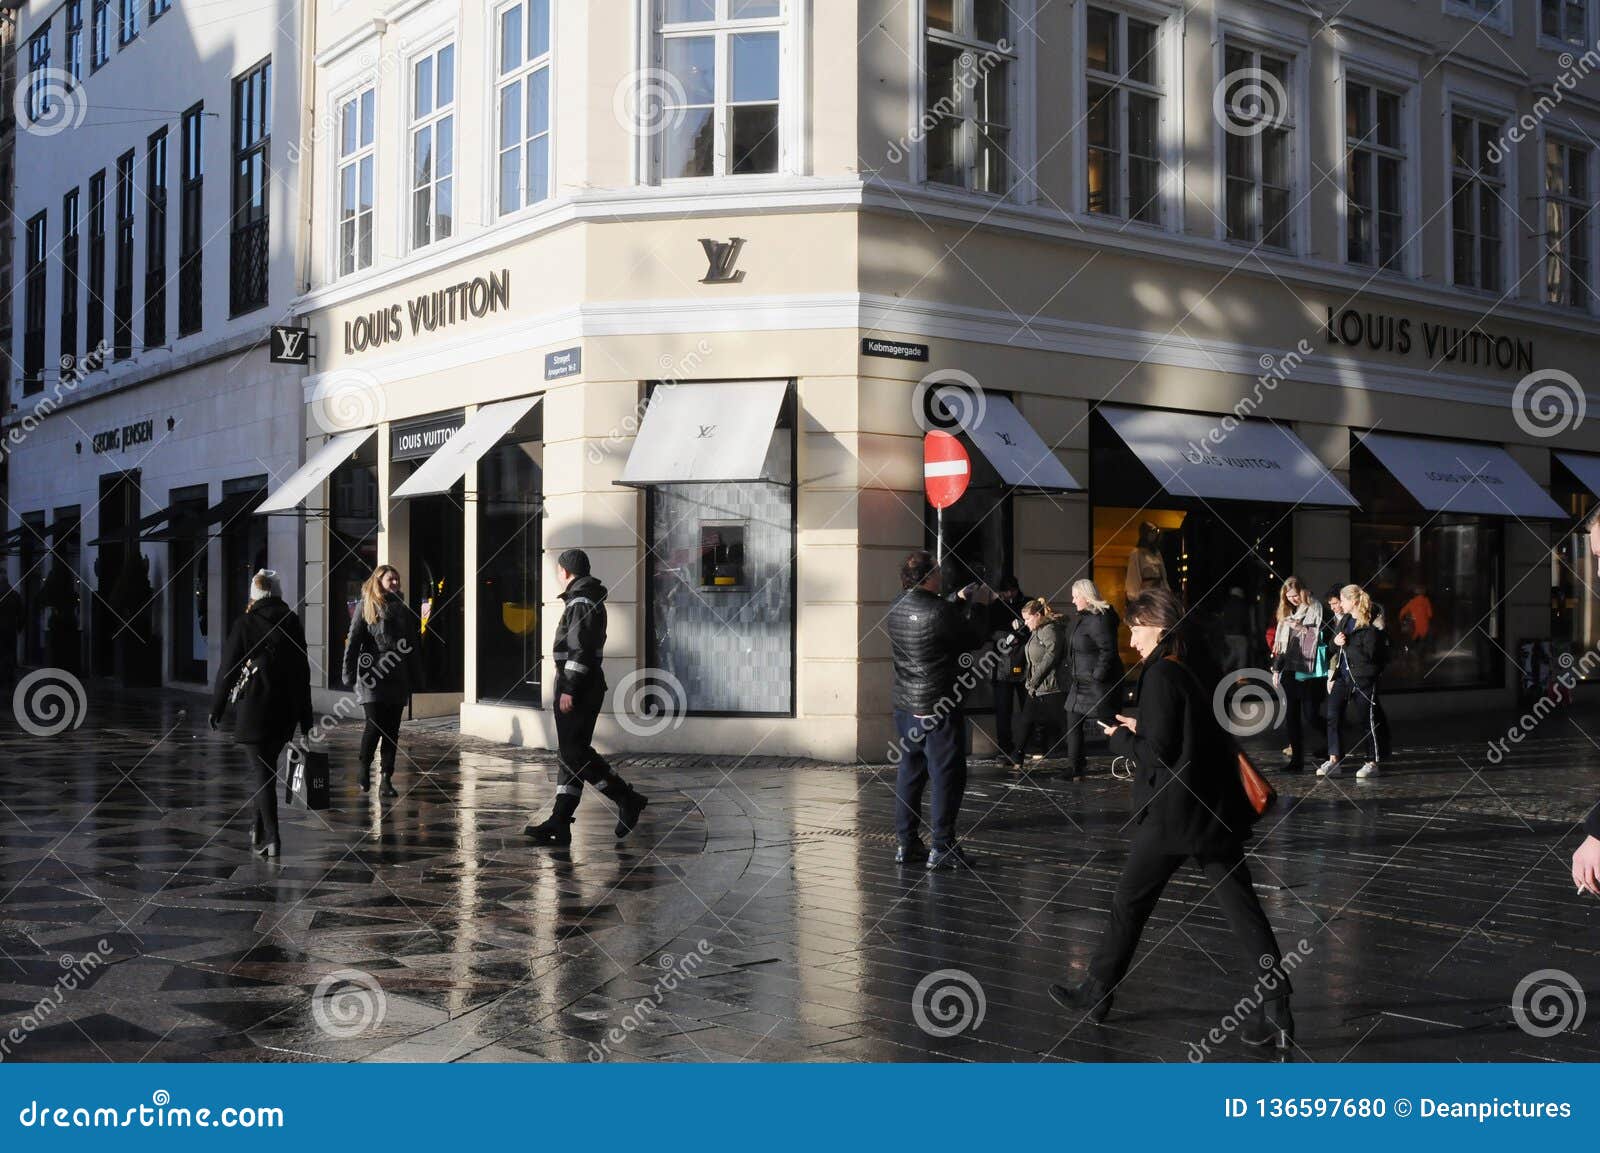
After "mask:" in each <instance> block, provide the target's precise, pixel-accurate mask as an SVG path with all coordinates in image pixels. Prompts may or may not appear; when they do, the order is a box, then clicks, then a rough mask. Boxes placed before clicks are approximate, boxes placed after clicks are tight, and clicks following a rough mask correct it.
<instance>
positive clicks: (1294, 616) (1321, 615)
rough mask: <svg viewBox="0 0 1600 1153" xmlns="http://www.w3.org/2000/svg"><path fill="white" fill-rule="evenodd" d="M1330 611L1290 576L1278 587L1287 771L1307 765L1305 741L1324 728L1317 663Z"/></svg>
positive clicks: (1278, 677)
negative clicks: (1322, 724) (1286, 737)
mask: <svg viewBox="0 0 1600 1153" xmlns="http://www.w3.org/2000/svg"><path fill="white" fill-rule="evenodd" d="M1326 615H1327V614H1326V610H1325V609H1324V608H1323V605H1322V601H1321V600H1320V599H1318V597H1317V594H1316V593H1315V592H1313V591H1312V590H1311V589H1310V588H1309V587H1308V586H1306V585H1304V584H1302V583H1301V581H1300V579H1299V578H1298V577H1292V576H1291V577H1288V578H1286V579H1285V580H1284V582H1283V587H1282V588H1281V589H1279V590H1278V626H1277V632H1275V633H1274V634H1273V637H1272V679H1273V682H1274V683H1275V684H1277V685H1278V686H1279V687H1280V688H1282V689H1283V696H1284V701H1285V704H1286V705H1287V706H1288V707H1287V709H1286V710H1285V716H1284V725H1285V727H1286V728H1287V729H1288V736H1289V759H1288V760H1287V761H1286V762H1284V765H1283V767H1282V770H1281V771H1283V772H1285V773H1298V772H1300V771H1301V770H1302V769H1303V768H1304V767H1305V757H1306V748H1305V744H1306V741H1307V739H1308V738H1309V737H1310V735H1311V734H1312V733H1315V732H1316V731H1317V730H1318V728H1319V727H1320V726H1319V724H1318V716H1317V714H1318V713H1319V712H1320V711H1321V708H1322V699H1323V695H1324V693H1325V692H1326V685H1325V678H1326V675H1327V670H1326V668H1325V667H1324V668H1320V669H1319V667H1318V660H1319V654H1321V655H1322V657H1323V658H1324V659H1325V657H1326V652H1327V649H1326V640H1327V638H1326V637H1325V635H1324V634H1325V631H1326V627H1325V626H1326Z"/></svg>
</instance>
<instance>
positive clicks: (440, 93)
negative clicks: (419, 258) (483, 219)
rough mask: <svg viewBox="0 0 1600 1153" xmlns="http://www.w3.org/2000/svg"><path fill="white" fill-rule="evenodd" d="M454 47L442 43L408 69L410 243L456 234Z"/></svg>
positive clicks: (444, 237)
mask: <svg viewBox="0 0 1600 1153" xmlns="http://www.w3.org/2000/svg"><path fill="white" fill-rule="evenodd" d="M455 108H456V47H455V45H454V44H446V45H445V46H444V47H443V48H440V49H439V50H438V51H436V52H430V53H429V54H428V55H426V56H424V57H423V58H422V59H420V60H418V61H417V62H416V64H415V65H414V66H413V67H412V69H411V244H412V247H414V248H421V247H423V246H424V245H427V244H432V243H433V242H434V241H435V240H444V239H446V238H447V237H449V236H450V234H451V233H453V232H454V231H455V171H456V161H455V151H456V149H455V139H456V118H455Z"/></svg>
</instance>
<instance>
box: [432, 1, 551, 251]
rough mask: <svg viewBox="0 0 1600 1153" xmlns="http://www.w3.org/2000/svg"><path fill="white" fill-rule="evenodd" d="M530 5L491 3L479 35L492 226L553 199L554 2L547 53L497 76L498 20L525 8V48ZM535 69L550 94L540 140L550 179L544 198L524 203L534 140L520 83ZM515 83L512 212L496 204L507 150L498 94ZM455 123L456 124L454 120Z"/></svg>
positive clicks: (498, 201)
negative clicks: (519, 120) (484, 57)
mask: <svg viewBox="0 0 1600 1153" xmlns="http://www.w3.org/2000/svg"><path fill="white" fill-rule="evenodd" d="M530 2H531V0H508V2H503V3H496V4H494V5H493V6H492V7H491V8H490V10H489V34H488V35H487V36H485V37H484V40H485V41H486V47H487V52H488V61H487V68H486V69H485V73H484V74H485V75H487V76H488V77H490V81H489V109H488V112H489V116H488V119H489V135H488V141H489V147H488V148H486V149H485V150H484V151H485V152H486V153H487V166H486V171H487V193H488V196H487V203H488V216H487V219H488V220H489V221H491V222H493V223H496V224H498V223H504V222H505V221H508V220H514V219H516V218H517V217H519V216H522V215H525V214H528V213H532V212H536V211H538V210H540V209H541V208H544V207H547V206H548V205H549V203H550V201H551V200H552V199H554V197H555V188H556V111H557V109H556V99H557V95H556V80H557V73H556V55H557V53H556V44H557V40H558V35H557V34H558V32H559V30H560V29H559V23H558V9H559V7H560V5H559V4H558V3H557V2H556V0H550V24H549V37H550V41H549V47H548V49H547V50H546V51H545V52H544V53H542V54H541V55H540V56H538V57H537V58H536V59H533V60H523V61H522V63H521V64H519V65H518V66H517V67H516V68H515V69H513V70H512V71H511V72H509V73H507V74H506V75H504V76H502V75H501V74H500V21H501V18H502V17H503V16H504V15H505V13H507V12H508V11H510V10H511V9H513V8H522V9H523V10H524V12H523V26H522V35H523V46H524V48H525V47H526V45H527V35H528V25H527V8H528V6H529V4H530ZM456 64H457V68H458V70H459V67H460V58H459V56H458V57H457V60H456ZM540 71H543V72H545V73H546V74H547V77H546V78H547V82H548V84H549V92H550V123H549V125H548V126H547V127H546V129H545V131H544V133H543V135H544V136H545V138H546V139H547V140H548V142H549V143H548V147H547V151H546V156H547V160H546V164H547V166H548V172H549V180H548V183H547V185H546V187H545V189H544V192H543V194H542V195H541V196H539V197H538V198H536V199H534V200H529V199H528V189H527V188H526V187H525V185H526V181H527V173H528V144H529V142H530V141H531V140H534V139H537V137H536V136H535V137H530V136H529V134H528V130H527V123H526V117H527V108H528V104H527V101H528V96H527V91H528V90H527V85H526V83H523V82H525V81H526V80H527V79H528V78H529V77H530V76H533V75H534V74H535V73H537V72H540ZM517 83H523V88H522V96H521V100H522V116H523V120H524V123H523V127H522V133H521V135H520V139H519V141H518V143H517V145H516V148H517V150H518V152H519V153H520V154H521V160H520V162H519V164H518V169H517V172H518V175H517V200H518V204H517V207H516V208H513V209H510V210H509V211H501V204H500V154H501V152H502V151H506V150H503V149H502V148H501V146H500V94H501V92H502V91H503V90H504V89H506V88H508V87H510V86H511V85H513V84H517ZM457 123H458V124H459V121H458V122H457ZM459 170H460V166H459V165H457V171H458V172H459Z"/></svg>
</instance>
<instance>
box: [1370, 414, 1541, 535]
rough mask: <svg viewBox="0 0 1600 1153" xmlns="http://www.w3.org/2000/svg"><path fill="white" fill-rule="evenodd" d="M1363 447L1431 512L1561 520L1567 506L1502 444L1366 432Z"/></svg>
mask: <svg viewBox="0 0 1600 1153" xmlns="http://www.w3.org/2000/svg"><path fill="white" fill-rule="evenodd" d="M1361 443H1362V444H1364V445H1366V446H1367V448H1368V449H1370V450H1371V451H1372V455H1373V456H1375V457H1377V458H1378V461H1379V463H1380V464H1382V465H1383V467H1384V468H1386V469H1388V470H1389V472H1390V473H1391V474H1393V476H1394V478H1395V480H1397V481H1399V482H1400V483H1401V484H1402V485H1404V486H1405V489H1406V491H1407V492H1409V493H1410V494H1411V495H1412V496H1414V497H1415V498H1416V499H1417V503H1418V504H1420V505H1421V506H1422V507H1423V508H1424V509H1426V510H1427V511H1429V512H1458V513H1480V514H1487V515H1489V516H1526V517H1541V518H1551V519H1559V518H1560V517H1561V516H1562V515H1563V513H1562V512H1561V506H1560V505H1558V504H1556V502H1555V501H1553V500H1551V499H1550V496H1549V494H1548V493H1546V492H1545V491H1544V489H1542V488H1540V487H1539V484H1538V482H1537V481H1535V480H1534V479H1533V477H1531V476H1529V475H1528V474H1527V472H1526V471H1525V470H1524V469H1523V467H1522V466H1521V465H1519V464H1518V463H1517V462H1516V461H1514V460H1512V459H1511V454H1510V453H1508V452H1507V451H1506V450H1505V449H1503V448H1501V447H1500V446H1499V445H1495V444H1473V443H1471V442H1468V441H1453V440H1423V439H1421V438H1420V437H1411V436H1392V435H1390V434H1388V433H1380V432H1367V433H1362V434H1361Z"/></svg>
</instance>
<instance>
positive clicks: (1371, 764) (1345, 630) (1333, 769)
mask: <svg viewBox="0 0 1600 1153" xmlns="http://www.w3.org/2000/svg"><path fill="white" fill-rule="evenodd" d="M1335 628H1336V630H1337V631H1336V632H1335V634H1334V638H1333V645H1334V650H1333V667H1332V669H1331V671H1330V672H1329V673H1328V759H1327V761H1326V762H1325V763H1324V764H1323V766H1322V767H1321V768H1320V769H1318V770H1317V775H1318V776H1322V777H1336V776H1338V775H1339V773H1340V771H1341V769H1342V768H1343V763H1344V731H1343V730H1344V710H1345V706H1346V705H1347V704H1351V705H1354V706H1355V714H1356V719H1357V721H1358V722H1359V723H1360V725H1361V737H1360V739H1359V740H1358V741H1357V742H1356V744H1357V746H1358V747H1360V748H1363V749H1365V750H1366V753H1367V759H1366V761H1365V762H1364V763H1363V764H1362V766H1361V768H1360V769H1358V770H1357V771H1356V776H1358V777H1375V776H1377V775H1378V771H1379V757H1380V755H1381V753H1382V751H1383V742H1382V740H1380V737H1381V735H1382V726H1381V724H1380V718H1381V716H1382V714H1381V713H1380V712H1379V709H1378V675H1379V674H1380V673H1382V672H1383V661H1384V653H1385V638H1384V635H1383V633H1382V632H1381V631H1380V630H1378V629H1377V628H1375V627H1374V626H1373V623H1372V598H1371V597H1369V596H1368V595H1367V593H1366V590H1365V589H1363V588H1362V587H1361V586H1360V585H1345V586H1344V588H1342V589H1340V590H1339V617H1338V619H1337V622H1336V625H1335Z"/></svg>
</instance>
